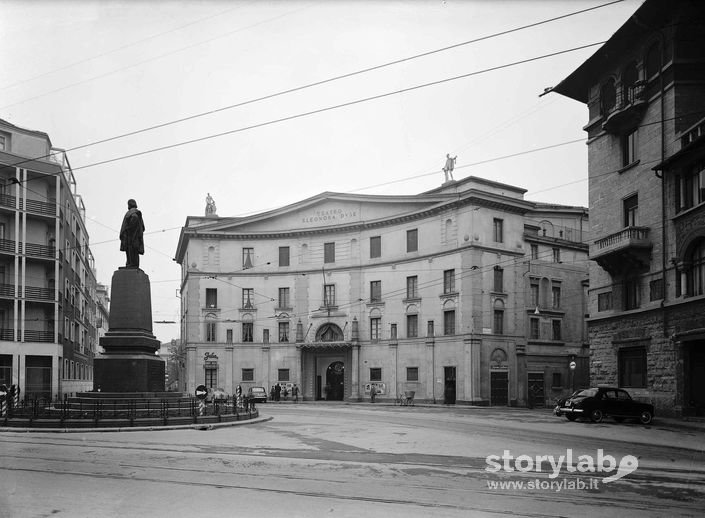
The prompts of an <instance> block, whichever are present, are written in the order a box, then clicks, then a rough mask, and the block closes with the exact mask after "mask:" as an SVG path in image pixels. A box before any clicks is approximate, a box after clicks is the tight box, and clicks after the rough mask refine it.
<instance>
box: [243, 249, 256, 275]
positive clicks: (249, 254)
mask: <svg viewBox="0 0 705 518" xmlns="http://www.w3.org/2000/svg"><path fill="white" fill-rule="evenodd" d="M254 258H255V249H254V248H243V249H242V268H243V270H244V269H247V268H252V266H253V263H252V261H253V260H254Z"/></svg>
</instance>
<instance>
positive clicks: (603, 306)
mask: <svg viewBox="0 0 705 518" xmlns="http://www.w3.org/2000/svg"><path fill="white" fill-rule="evenodd" d="M610 309H612V292H611V291H606V292H605V293H599V294H598V295H597V311H609V310H610Z"/></svg>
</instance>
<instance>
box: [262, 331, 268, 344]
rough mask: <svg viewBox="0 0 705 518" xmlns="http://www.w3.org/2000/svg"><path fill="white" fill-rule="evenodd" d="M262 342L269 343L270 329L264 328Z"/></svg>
mask: <svg viewBox="0 0 705 518" xmlns="http://www.w3.org/2000/svg"><path fill="white" fill-rule="evenodd" d="M262 342H264V343H265V344H268V343H269V329H262Z"/></svg>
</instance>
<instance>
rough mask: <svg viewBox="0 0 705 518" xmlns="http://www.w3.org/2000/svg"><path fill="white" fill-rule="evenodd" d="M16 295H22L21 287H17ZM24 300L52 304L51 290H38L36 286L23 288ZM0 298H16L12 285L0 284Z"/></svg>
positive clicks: (52, 295)
mask: <svg viewBox="0 0 705 518" xmlns="http://www.w3.org/2000/svg"><path fill="white" fill-rule="evenodd" d="M17 289H18V293H22V286H18V287H17ZM24 295H25V296H24V298H25V299H27V300H39V301H42V302H54V289H53V288H39V287H36V286H25V287H24ZM0 298H10V299H14V298H16V295H15V285H14V284H0Z"/></svg>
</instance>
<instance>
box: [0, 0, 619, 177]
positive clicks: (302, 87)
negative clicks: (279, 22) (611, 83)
mask: <svg viewBox="0 0 705 518" xmlns="http://www.w3.org/2000/svg"><path fill="white" fill-rule="evenodd" d="M623 1H624V0H615V1H612V2H608V3H606V4H601V5H598V6H594V7H590V8H587V9H581V10H579V11H575V12H572V13H568V14H565V15H561V16H557V17H554V18H549V19H546V20H542V21H539V22H535V23H531V24H528V25H523V26H520V27H515V28H513V29H508V30H506V31H501V32H497V33H493V34H489V35H487V36H482V37H480V38H475V39H471V40H467V41H464V42H460V43H456V44H453V45H448V46H445V47H442V48H439V49H435V50H430V51H427V52H423V53H420V54H415V55H413V56H407V57H405V58H400V59H397V60H394V61H389V62H387V63H382V64H380V65H374V66H371V67H367V68H363V69H360V70H357V71H354V72H348V73H345V74H341V75H338V76H334V77H331V78H328V79H323V80H321V81H315V82H313V83H307V84H305V85H300V86H296V87H293V88H289V89H286V90H282V91H279V92H275V93H273V94H268V95H265V96H262V97H258V98H254V99H249V100H247V101H242V102H239V103H235V104H231V105H228V106H223V107H220V108H216V109H214V110H208V111H205V112H201V113H197V114H194V115H189V116H187V117H182V118H179V119H175V120H172V121H168V122H164V123H160V124H156V125H153V126H149V127H146V128H142V129H139V130H135V131H131V132H128V133H123V134H120V135H115V136H113V137H109V138H105V139H101V140H97V141H94V142H89V143H87V144H82V145H80V146H75V147H72V148H68V149H66V150H64V152H70V151H76V150H79V149H83V148H86V147H90V146H95V145H99V144H104V143H107V142H111V141H114V140H118V139H121V138H125V137H130V136H133V135H138V134H140V133H144V132H148V131H152V130H155V129H159V128H163V127H166V126H170V125H173V124H178V123H181V122H186V121H189V120H193V119H195V118H199V117H204V116H207V115H213V114H215V113H219V112H222V111H226V110H230V109H233V108H238V107H242V106H246V105H248V104H253V103H256V102H261V101H264V100H268V99H273V98H275V97H279V96H282V95H286V94H290V93H294V92H298V91H300V90H305V89H308V88H313V87H316V86H320V85H324V84H327V83H331V82H334V81H338V80H341V79H346V78H349V77H354V76H357V75H360V74H365V73H368V72H372V71H375V70H379V69H382V68H386V67H389V66H393V65H398V64H401V63H405V62H408V61H412V60H415V59H418V58H422V57H426V56H430V55H433V54H437V53H440V52H444V51H447V50H452V49H455V48H459V47H462V46H466V45H470V44H473V43H478V42H480V41H485V40H488V39H491V38H496V37H499V36H504V35H507V34H511V33H513V32H518V31H521V30H524V29H529V28H532V27H537V26H540V25H544V24H547V23H552V22H555V21H558V20H561V19H565V18H569V17H571V16H576V15H579V14H583V13H586V12H589V11H594V10H596V9H601V8H603V7H608V6H611V5H614V4H618V3H621V2H623ZM3 108H6V107H3ZM0 109H2V108H0ZM51 156H53V154H52V153H49V154H48V155H43V156H38V157H35V158H34V159H28V160H27V161H29V160H37V159H42V158H48V157H51ZM22 163H25V162H19V163H18V164H17V165H19V164H22Z"/></svg>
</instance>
